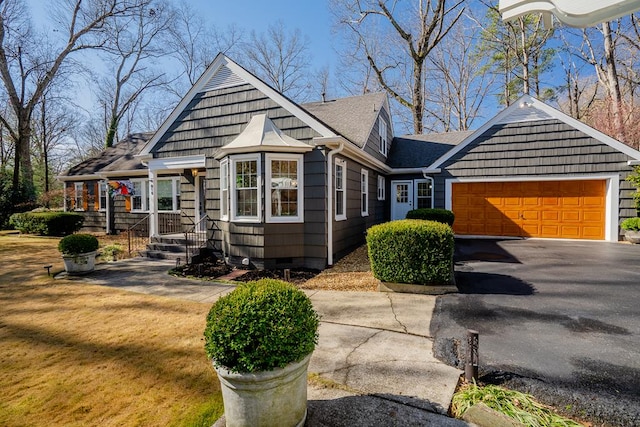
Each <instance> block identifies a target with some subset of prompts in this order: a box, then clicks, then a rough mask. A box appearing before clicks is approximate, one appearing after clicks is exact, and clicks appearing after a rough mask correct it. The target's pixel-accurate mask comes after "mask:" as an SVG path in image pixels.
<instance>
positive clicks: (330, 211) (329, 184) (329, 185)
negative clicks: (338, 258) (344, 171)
mask: <svg viewBox="0 0 640 427" xmlns="http://www.w3.org/2000/svg"><path fill="white" fill-rule="evenodd" d="M343 148H344V143H342V142H340V145H338V146H337V147H336V148H334V149H333V150H331V151H329V152H328V153H327V189H328V191H327V264H328V265H333V155H334V154H337V153H339V152H341V151H342V149H343ZM345 208H346V206H345Z"/></svg>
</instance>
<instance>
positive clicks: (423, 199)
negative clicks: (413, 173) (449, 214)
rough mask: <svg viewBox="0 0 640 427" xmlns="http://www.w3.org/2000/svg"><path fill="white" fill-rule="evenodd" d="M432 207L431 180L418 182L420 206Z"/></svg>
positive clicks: (420, 207)
mask: <svg viewBox="0 0 640 427" xmlns="http://www.w3.org/2000/svg"><path fill="white" fill-rule="evenodd" d="M430 207H431V182H430V181H429V182H419V183H418V208H419V209H422V208H430Z"/></svg>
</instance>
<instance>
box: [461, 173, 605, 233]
mask: <svg viewBox="0 0 640 427" xmlns="http://www.w3.org/2000/svg"><path fill="white" fill-rule="evenodd" d="M452 210H453V212H454V214H455V216H456V219H455V222H454V226H453V229H454V231H455V232H456V233H458V234H467V235H483V236H519V237H549V238H565V239H598V240H603V239H604V238H605V233H604V228H605V212H606V183H605V181H604V180H582V181H522V182H470V183H454V184H453V185H452Z"/></svg>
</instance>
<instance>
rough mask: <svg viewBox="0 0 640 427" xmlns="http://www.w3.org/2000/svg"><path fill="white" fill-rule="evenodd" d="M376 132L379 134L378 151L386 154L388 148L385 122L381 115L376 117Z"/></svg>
mask: <svg viewBox="0 0 640 427" xmlns="http://www.w3.org/2000/svg"><path fill="white" fill-rule="evenodd" d="M378 134H379V135H380V152H381V153H382V154H383V155H384V156H386V155H387V151H388V148H389V146H388V143H387V122H385V121H384V119H383V118H382V117H380V118H379V119H378Z"/></svg>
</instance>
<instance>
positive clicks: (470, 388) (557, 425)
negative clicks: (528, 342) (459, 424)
mask: <svg viewBox="0 0 640 427" xmlns="http://www.w3.org/2000/svg"><path fill="white" fill-rule="evenodd" d="M476 403H484V404H485V405H487V406H488V407H490V408H492V409H494V410H496V411H498V412H500V413H502V414H504V415H507V416H508V417H511V418H513V419H515V420H518V421H519V422H521V423H523V424H524V425H526V426H530V427H581V426H582V424H580V423H577V422H575V421H573V420H569V419H566V418H563V417H562V416H560V415H558V414H556V413H555V412H553V411H552V410H551V409H549V408H548V407H546V406H544V405H542V404H540V403H538V402H536V401H535V400H533V398H532V397H531V396H530V395H528V394H524V393H521V392H519V391H513V390H507V389H504V388H502V387H498V386H495V385H487V386H483V387H479V386H478V385H476V384H467V385H465V386H463V387H462V388H461V389H460V390H459V391H458V392H457V393H456V394H455V395H454V396H453V400H452V402H451V412H452V413H453V415H454V416H455V417H456V418H461V417H462V415H463V414H464V413H465V412H466V411H467V409H469V408H470V407H472V406H473V405H475V404H476Z"/></svg>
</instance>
